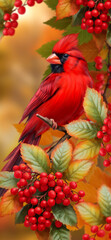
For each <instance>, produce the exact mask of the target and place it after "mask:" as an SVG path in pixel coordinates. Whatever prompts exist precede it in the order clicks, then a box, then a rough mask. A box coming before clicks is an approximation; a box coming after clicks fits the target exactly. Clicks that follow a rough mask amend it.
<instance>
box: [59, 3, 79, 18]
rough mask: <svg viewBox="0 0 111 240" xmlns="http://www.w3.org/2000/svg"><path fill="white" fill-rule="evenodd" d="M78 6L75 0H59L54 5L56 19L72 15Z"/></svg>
mask: <svg viewBox="0 0 111 240" xmlns="http://www.w3.org/2000/svg"><path fill="white" fill-rule="evenodd" d="M79 9H80V7H79V6H78V5H77V4H76V0H59V2H58V5H57V7H56V15H57V19H62V18H65V17H69V16H72V15H74V14H76V13H77V12H78V11H79Z"/></svg>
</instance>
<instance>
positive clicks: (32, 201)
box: [31, 197, 38, 205]
mask: <svg viewBox="0 0 111 240" xmlns="http://www.w3.org/2000/svg"><path fill="white" fill-rule="evenodd" d="M31 204H32V205H37V204H38V199H37V198H36V197H35V198H32V199H31Z"/></svg>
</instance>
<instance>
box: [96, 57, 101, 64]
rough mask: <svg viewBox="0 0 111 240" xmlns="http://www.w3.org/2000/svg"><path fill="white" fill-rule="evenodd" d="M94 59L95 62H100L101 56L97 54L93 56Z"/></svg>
mask: <svg viewBox="0 0 111 240" xmlns="http://www.w3.org/2000/svg"><path fill="white" fill-rule="evenodd" d="M94 61H95V62H96V63H97V64H100V63H102V58H101V57H100V56H97V57H95V59H94Z"/></svg>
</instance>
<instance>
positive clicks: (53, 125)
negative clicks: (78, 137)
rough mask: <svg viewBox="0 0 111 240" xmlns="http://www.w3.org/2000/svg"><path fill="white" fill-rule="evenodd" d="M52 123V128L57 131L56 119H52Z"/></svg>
mask: <svg viewBox="0 0 111 240" xmlns="http://www.w3.org/2000/svg"><path fill="white" fill-rule="evenodd" d="M50 120H51V121H52V128H53V129H57V123H56V122H55V121H54V119H50Z"/></svg>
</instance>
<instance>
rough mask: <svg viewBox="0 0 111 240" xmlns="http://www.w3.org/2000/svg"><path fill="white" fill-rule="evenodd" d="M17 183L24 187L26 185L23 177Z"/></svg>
mask: <svg viewBox="0 0 111 240" xmlns="http://www.w3.org/2000/svg"><path fill="white" fill-rule="evenodd" d="M19 183H20V186H21V187H25V186H26V185H27V181H26V180H25V179H24V178H21V179H20V181H19Z"/></svg>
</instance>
